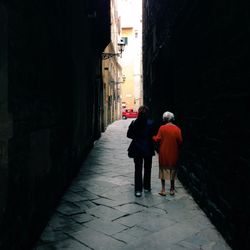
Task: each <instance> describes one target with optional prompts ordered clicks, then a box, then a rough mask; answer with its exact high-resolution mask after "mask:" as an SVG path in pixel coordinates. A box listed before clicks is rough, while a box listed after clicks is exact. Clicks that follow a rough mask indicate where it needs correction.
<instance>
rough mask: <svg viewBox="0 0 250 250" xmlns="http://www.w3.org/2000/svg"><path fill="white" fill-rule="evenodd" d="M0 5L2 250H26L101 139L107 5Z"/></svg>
mask: <svg viewBox="0 0 250 250" xmlns="http://www.w3.org/2000/svg"><path fill="white" fill-rule="evenodd" d="M2 2H3V3H1V4H0V32H1V33H0V36H1V39H0V52H1V53H0V122H1V123H0V180H1V181H0V188H1V191H0V224H1V232H0V249H6V250H7V249H8V250H19V249H20V250H24V249H25V250H27V249H30V248H31V246H32V244H33V242H34V241H35V240H36V239H37V237H38V235H39V233H40V232H41V230H42V229H43V227H44V226H45V223H46V221H47V219H48V217H49V215H50V213H51V211H52V210H53V208H54V207H55V205H56V204H57V201H58V200H59V198H60V196H61V194H62V192H63V191H64V190H65V188H66V187H67V185H68V184H69V183H70V181H71V180H72V178H73V176H74V175H75V174H76V172H77V170H78V169H79V167H80V164H81V162H82V161H83V159H84V157H85V156H86V154H87V153H88V152H89V149H90V148H91V147H92V145H93V142H94V141H95V140H96V139H97V138H99V136H100V133H101V130H100V128H101V115H100V112H99V111H100V110H101V105H102V102H101V100H102V81H101V77H100V76H101V72H100V70H101V61H100V59H101V52H102V51H103V50H104V48H105V47H106V46H107V44H108V43H109V39H110V17H109V11H110V10H109V1H108V0H105V1H103V0H89V1H80V0H75V1H69V0H66V1H57V0H52V1H48V0H41V1H31V0H25V1H21V2H20V1H16V0H12V1H2Z"/></svg>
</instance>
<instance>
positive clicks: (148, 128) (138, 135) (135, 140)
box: [127, 119, 156, 158]
mask: <svg viewBox="0 0 250 250" xmlns="http://www.w3.org/2000/svg"><path fill="white" fill-rule="evenodd" d="M155 132H156V131H155V126H154V123H153V121H152V120H150V119H147V120H140V119H136V120H134V121H132V122H131V124H130V125H129V128H128V131H127V137H128V138H130V139H132V142H131V143H130V145H129V148H128V156H129V157H130V158H134V157H143V158H144V157H150V156H153V155H154V154H155V152H154V142H153V139H152V137H153V135H154V134H155Z"/></svg>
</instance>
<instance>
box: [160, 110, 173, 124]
mask: <svg viewBox="0 0 250 250" xmlns="http://www.w3.org/2000/svg"><path fill="white" fill-rule="evenodd" d="M162 119H163V121H164V122H171V121H173V120H174V114H173V113H171V112H169V111H166V112H164V113H163V115H162Z"/></svg>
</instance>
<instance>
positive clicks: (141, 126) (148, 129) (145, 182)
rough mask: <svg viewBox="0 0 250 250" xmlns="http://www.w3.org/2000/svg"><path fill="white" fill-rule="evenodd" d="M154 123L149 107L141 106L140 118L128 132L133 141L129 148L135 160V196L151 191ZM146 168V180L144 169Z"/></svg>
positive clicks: (131, 156)
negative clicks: (150, 117) (150, 116)
mask: <svg viewBox="0 0 250 250" xmlns="http://www.w3.org/2000/svg"><path fill="white" fill-rule="evenodd" d="M155 132H156V131H155V128H154V123H153V121H152V120H151V119H149V109H148V107H147V106H141V107H140V108H139V109H138V117H137V119H136V120H134V121H132V122H131V124H130V125H129V128H128V131H127V137H128V138H130V139H132V142H131V143H130V145H129V148H128V156H129V157H130V158H133V159H134V164H135V173H134V183H135V196H136V197H140V196H141V195H142V189H143V188H144V192H150V191H151V168H152V157H153V155H155V153H154V142H153V140H152V137H153V135H154V134H155ZM143 167H144V178H143V177H142V169H143Z"/></svg>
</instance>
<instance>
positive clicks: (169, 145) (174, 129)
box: [153, 111, 182, 196]
mask: <svg viewBox="0 0 250 250" xmlns="http://www.w3.org/2000/svg"><path fill="white" fill-rule="evenodd" d="M162 118H163V122H164V123H165V124H164V125H162V126H161V127H160V128H159V130H158V133H157V135H156V136H153V140H154V141H155V142H156V143H159V179H161V186H162V188H161V192H159V194H160V195H162V196H166V189H165V180H166V179H168V176H169V171H170V195H174V194H175V177H176V170H177V162H178V158H179V151H180V145H181V144H182V133H181V129H180V128H179V127H178V126H176V125H175V124H173V121H174V114H173V113H171V112H169V111H167V112H165V113H164V114H163V117H162Z"/></svg>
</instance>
